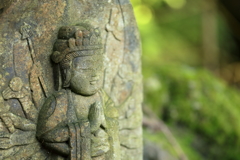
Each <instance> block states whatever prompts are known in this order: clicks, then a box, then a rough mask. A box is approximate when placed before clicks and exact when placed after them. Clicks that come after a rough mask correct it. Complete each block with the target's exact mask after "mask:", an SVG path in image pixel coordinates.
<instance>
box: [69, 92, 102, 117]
mask: <svg viewBox="0 0 240 160" xmlns="http://www.w3.org/2000/svg"><path fill="white" fill-rule="evenodd" d="M100 101H101V98H100V96H98V95H97V96H91V97H83V96H81V97H80V96H79V97H75V99H74V101H73V105H74V108H75V111H76V116H77V119H78V120H80V121H81V120H87V119H88V115H89V110H90V108H91V106H92V105H94V103H96V102H100Z"/></svg>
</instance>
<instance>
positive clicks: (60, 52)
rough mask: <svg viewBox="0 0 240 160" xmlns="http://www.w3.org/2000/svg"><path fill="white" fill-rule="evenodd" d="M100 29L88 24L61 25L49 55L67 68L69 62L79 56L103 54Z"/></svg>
mask: <svg viewBox="0 0 240 160" xmlns="http://www.w3.org/2000/svg"><path fill="white" fill-rule="evenodd" d="M102 48H103V47H102V43H101V36H100V31H99V29H98V28H93V27H92V26H90V25H86V24H82V25H78V26H64V27H61V28H60V30H59V33H58V39H57V41H56V42H55V44H54V48H53V50H54V52H53V54H52V56H51V58H52V60H53V61H54V62H55V63H60V65H61V67H63V68H68V67H69V65H68V64H69V62H70V61H71V60H72V59H73V58H75V57H79V56H90V55H96V54H103V50H102Z"/></svg>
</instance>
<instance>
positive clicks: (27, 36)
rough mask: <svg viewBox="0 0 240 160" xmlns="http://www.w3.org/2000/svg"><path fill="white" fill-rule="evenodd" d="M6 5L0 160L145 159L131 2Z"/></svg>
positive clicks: (32, 0) (0, 57)
mask: <svg viewBox="0 0 240 160" xmlns="http://www.w3.org/2000/svg"><path fill="white" fill-rule="evenodd" d="M0 4H1V5H0V22H1V23H0V62H1V63H0V64H1V67H0V92H1V93H2V94H1V96H0V159H10V160H11V159H14V160H16V159H17V160H18V159H19V160H20V159H36V160H41V159H42V160H44V159H67V158H70V159H82V160H87V159H94V160H104V159H106V160H108V159H109V160H110V159H111V160H112V159H113V160H114V159H115V160H118V159H122V160H126V159H127V160H141V159H142V130H141V113H142V112H141V102H142V87H141V63H140V44H139V35H138V31H137V27H136V24H135V21H134V17H133V11H132V7H131V4H130V3H129V1H128V0H97V1H86V0H48V1H46V0H18V1H4V3H0ZM70 30H71V34H68V33H70V32H68V31H70ZM101 39H102V40H101ZM69 53H71V54H69ZM84 54H92V55H91V56H89V55H88V56H86V55H84ZM62 55H63V56H62ZM50 57H51V58H52V60H51V59H50ZM66 57H67V58H66ZM68 58H70V59H68ZM84 67H85V68H84ZM90 73H91V74H92V73H96V74H95V75H94V76H93V77H95V79H90V84H91V85H90V86H88V87H87V85H84V81H86V79H87V78H83V77H84V76H89V74H90ZM96 77H97V78H96ZM101 77H102V78H101ZM98 78H99V81H98ZM100 79H102V83H101V81H100ZM79 80H81V82H82V83H78V81H79ZM87 80H88V81H89V79H87ZM76 83H77V84H80V85H75V84H76ZM81 84H82V86H81ZM101 84H102V85H101ZM91 86H95V88H94V87H93V88H94V89H93V90H94V92H92V88H91ZM79 87H83V89H82V88H79ZM84 87H85V88H84ZM89 88H90V89H89ZM84 90H86V91H84ZM89 90H91V92H90V91H89ZM94 93H96V94H94ZM76 106H79V107H76ZM74 107H75V108H78V109H76V110H74V109H73V108H74ZM78 142H81V143H78Z"/></svg>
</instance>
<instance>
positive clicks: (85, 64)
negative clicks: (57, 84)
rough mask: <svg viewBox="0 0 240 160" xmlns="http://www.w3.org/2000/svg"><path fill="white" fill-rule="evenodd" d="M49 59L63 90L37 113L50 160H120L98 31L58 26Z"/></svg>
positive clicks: (114, 112) (115, 118) (115, 119)
mask: <svg viewBox="0 0 240 160" xmlns="http://www.w3.org/2000/svg"><path fill="white" fill-rule="evenodd" d="M52 60H53V61H54V62H55V63H56V64H57V65H58V66H59V67H58V68H59V72H60V74H61V77H59V78H62V79H58V80H59V81H61V80H62V82H63V83H62V86H63V89H61V90H59V91H57V92H56V93H54V94H53V95H52V96H50V97H49V98H48V99H47V100H46V102H45V103H44V105H43V107H42V109H41V111H40V113H39V119H38V126H37V137H38V139H39V141H40V142H43V145H44V146H45V148H46V149H47V150H48V151H50V152H51V154H52V155H51V156H52V157H54V158H55V157H61V158H63V157H64V158H68V159H71V160H74V159H79V160H91V159H97V160H98V159H101V160H105V159H108V160H110V159H112V160H119V159H120V155H119V151H117V150H119V148H120V144H119V138H118V111H117V109H116V108H115V106H114V104H113V102H112V100H111V99H110V98H109V97H108V96H107V94H106V93H105V92H104V91H103V89H102V84H103V46H102V43H101V37H100V31H99V29H97V28H93V27H91V26H89V25H86V24H82V25H79V26H64V27H61V28H60V30H59V34H58V40H57V41H56V43H55V44H54V52H53V54H52ZM57 72H58V71H57Z"/></svg>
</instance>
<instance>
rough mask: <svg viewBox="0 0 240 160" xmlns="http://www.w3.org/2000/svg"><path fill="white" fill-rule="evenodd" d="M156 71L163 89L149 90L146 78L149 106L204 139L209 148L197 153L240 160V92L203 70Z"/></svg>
mask: <svg viewBox="0 0 240 160" xmlns="http://www.w3.org/2000/svg"><path fill="white" fill-rule="evenodd" d="M154 68H158V70H156V69H155V70H154ZM148 69H149V68H148ZM153 70H154V72H155V76H154V77H155V80H156V81H159V82H160V84H161V86H160V87H159V88H158V89H156V90H153V88H149V86H151V84H149V81H148V77H146V81H145V82H148V83H145V88H146V89H145V102H146V104H148V105H149V106H151V108H152V109H153V110H154V111H155V112H156V113H159V117H160V118H163V119H164V120H165V121H166V122H168V123H169V124H176V125H177V126H185V127H187V128H188V130H189V131H191V132H193V133H195V134H196V135H199V136H201V137H202V139H203V140H204V143H205V145H203V147H202V148H198V149H197V150H198V151H199V152H200V153H201V154H203V155H204V156H205V157H206V159H216V158H217V159H219V160H221V159H222V160H226V159H233V160H235V159H240V157H239V156H238V154H237V153H238V151H239V149H240V141H239V140H240V116H239V115H240V107H239V104H240V94H239V91H237V90H235V89H233V88H230V87H228V86H227V85H226V84H225V83H224V82H222V81H221V80H219V79H218V78H216V77H214V76H213V75H212V74H210V73H209V72H207V71H205V70H202V69H193V68H190V67H186V66H157V65H155V66H153ZM156 72H157V73H156ZM148 74H149V75H151V73H148ZM149 77H150V76H149ZM150 82H151V81H150ZM206 148H207V149H206Z"/></svg>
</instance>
